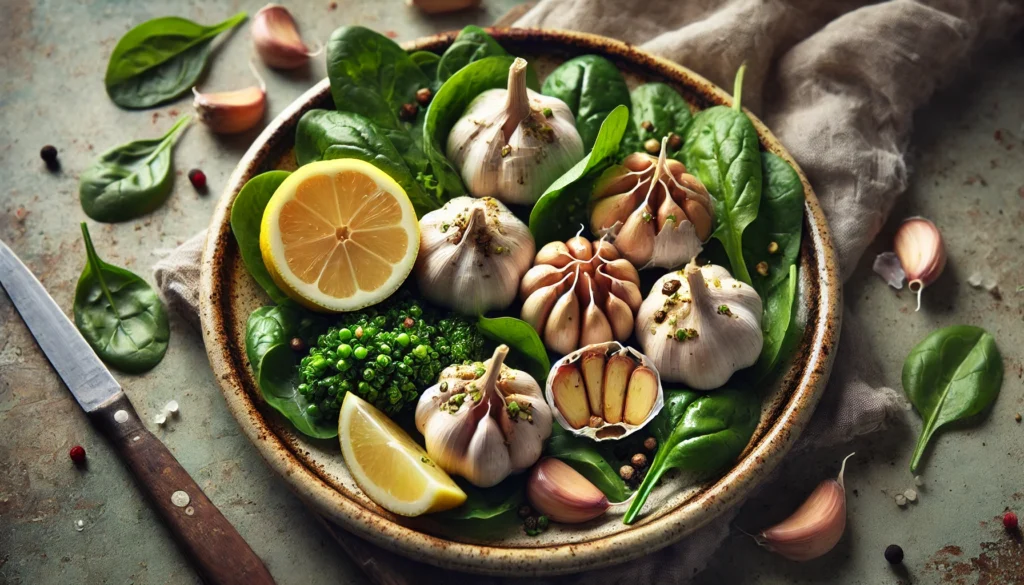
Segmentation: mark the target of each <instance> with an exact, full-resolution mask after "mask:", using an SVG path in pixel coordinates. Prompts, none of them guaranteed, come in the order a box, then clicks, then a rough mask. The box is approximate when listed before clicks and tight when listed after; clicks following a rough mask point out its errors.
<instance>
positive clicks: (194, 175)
mask: <svg viewBox="0 0 1024 585" xmlns="http://www.w3.org/2000/svg"><path fill="white" fill-rule="evenodd" d="M188 180H189V182H191V183H192V186H193V187H195V189H196V191H199V192H200V193H202V192H204V191H206V173H204V172H203V171H201V170H199V169H192V170H191V171H189V172H188Z"/></svg>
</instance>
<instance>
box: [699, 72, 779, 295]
mask: <svg viewBox="0 0 1024 585" xmlns="http://www.w3.org/2000/svg"><path fill="white" fill-rule="evenodd" d="M743 71H744V67H740V70H739V71H738V72H737V73H736V87H735V89H734V91H735V93H736V95H735V97H734V99H733V107H732V108H728V107H726V106H715V107H713V108H708V109H706V110H703V111H701V112H699V113H698V114H697V115H696V116H694V119H693V123H692V124H690V128H689V130H688V131H687V133H686V139H685V141H684V144H683V162H684V163H685V164H686V168H687V169H688V170H689V171H690V172H691V173H693V174H694V175H695V176H696V177H697V178H698V179H700V180H701V182H702V183H704V186H705V187H707V189H708V192H709V193H711V198H712V200H713V202H714V205H715V221H716V223H717V226H716V228H715V231H714V233H713V234H712V235H713V236H714V237H715V238H716V239H718V240H719V241H721V242H722V246H723V247H724V248H725V253H726V254H727V255H728V256H729V263H730V264H731V265H732V272H733V274H734V275H735V276H736V277H737V278H739V279H740V280H742V281H743V282H746V283H747V284H751V281H750V273H749V272H748V271H747V263H746V261H745V260H744V258H743V230H745V229H746V227H747V226H748V225H750V223H751V222H752V221H754V218H756V217H757V212H758V206H759V205H760V203H761V182H762V176H761V155H760V152H759V151H758V138H757V131H756V130H755V129H754V124H753V123H752V122H751V121H750V118H748V117H747V115H746V114H744V113H743V111H742V110H741V109H740V99H741V97H742V95H741V94H742V89H743Z"/></svg>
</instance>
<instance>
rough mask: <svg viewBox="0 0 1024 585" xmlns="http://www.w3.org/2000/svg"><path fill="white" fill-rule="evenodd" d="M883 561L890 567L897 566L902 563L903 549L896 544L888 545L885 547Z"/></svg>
mask: <svg viewBox="0 0 1024 585" xmlns="http://www.w3.org/2000/svg"><path fill="white" fill-rule="evenodd" d="M885 560H887V561H889V564H890V565H898V564H900V563H902V562H903V548H901V547H900V545H898V544H890V545H889V546H887V547H885Z"/></svg>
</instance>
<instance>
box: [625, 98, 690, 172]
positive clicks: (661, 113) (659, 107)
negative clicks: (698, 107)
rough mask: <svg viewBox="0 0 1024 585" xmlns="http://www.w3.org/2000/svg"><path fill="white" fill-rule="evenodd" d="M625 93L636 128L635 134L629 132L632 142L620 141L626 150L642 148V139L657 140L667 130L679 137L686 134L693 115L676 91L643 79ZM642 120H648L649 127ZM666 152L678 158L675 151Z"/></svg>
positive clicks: (679, 153) (679, 156)
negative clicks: (641, 82) (629, 91)
mask: <svg viewBox="0 0 1024 585" xmlns="http://www.w3.org/2000/svg"><path fill="white" fill-rule="evenodd" d="M629 97H630V101H631V102H632V104H633V108H632V112H631V113H632V115H633V125H634V126H635V128H636V134H634V135H632V136H634V137H635V138H636V140H635V143H634V144H624V145H623V146H624V147H625V148H626V153H630V152H640V151H642V149H643V144H644V142H645V141H647V140H650V139H651V138H654V139H655V140H657V141H658V142H659V143H660V142H661V139H662V138H665V137H666V136H668V135H669V133H672V134H675V135H677V136H679V138H680V140H681V139H682V138H683V136H685V135H686V130H687V128H689V127H690V122H692V121H693V115H692V114H691V113H690V104H688V103H686V100H684V99H683V96H681V95H679V92H677V91H676V90H674V89H672V88H671V87H669V86H668V85H666V84H664V83H645V84H643V85H641V86H639V87H637V88H636V89H634V90H633V92H632V93H631V94H630V96H629ZM645 122H648V123H650V126H651V129H650V130H646V129H644V126H645ZM670 156H672V157H673V158H682V156H681V152H679V151H677V152H671V153H670Z"/></svg>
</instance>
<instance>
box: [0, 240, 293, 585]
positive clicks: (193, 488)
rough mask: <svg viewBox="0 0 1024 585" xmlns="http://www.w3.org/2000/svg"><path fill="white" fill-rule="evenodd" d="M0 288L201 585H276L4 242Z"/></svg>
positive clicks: (0, 244)
mask: <svg viewBox="0 0 1024 585" xmlns="http://www.w3.org/2000/svg"><path fill="white" fill-rule="evenodd" d="M0 285H3V288H4V289H5V290H6V291H7V295H8V296H10V297H11V301H12V302H13V303H14V308H15V309H17V310H18V313H20V314H21V318H22V319H24V321H25V324H26V325H27V326H28V328H29V331H31V332H32V335H33V336H34V337H35V338H36V342H38V343H39V347H40V348H41V349H42V350H43V353H44V354H45V355H46V358H47V359H48V360H50V364H51V365H52V366H53V369H55V370H57V373H58V374H60V377H61V379H62V380H64V384H65V385H66V386H67V387H68V390H71V394H73V395H74V396H75V400H77V401H78V404H79V405H80V406H81V407H82V409H83V410H84V411H85V413H86V414H87V415H88V416H89V418H90V419H91V420H92V422H93V423H94V424H95V425H96V426H97V427H99V429H100V430H101V431H102V432H103V434H104V435H106V437H107V439H109V440H110V442H111V444H113V446H114V448H116V449H117V451H118V453H119V454H120V455H121V458H122V459H124V462H125V463H126V464H127V465H128V469H129V470H131V472H132V474H133V475H134V476H135V479H136V480H137V481H138V484H139V487H141V488H142V490H143V491H144V492H146V495H147V496H148V497H149V499H150V502H151V503H152V504H153V506H154V507H155V508H156V509H157V511H158V512H159V513H160V516H161V517H162V518H163V520H164V523H165V524H167V526H168V528H170V530H171V533H172V535H173V536H174V538H175V540H177V542H178V544H179V545H180V546H181V548H182V550H183V552H184V553H185V554H186V555H187V556H188V557H189V558H190V559H191V561H192V563H193V564H194V566H195V568H196V570H197V572H198V573H199V575H200V577H202V579H203V581H205V582H206V583H210V584H217V585H220V584H225V585H227V584H238V585H243V584H244V585H264V584H273V583H274V579H273V577H271V576H270V572H269V571H267V568H266V567H265V566H264V565H263V561H261V560H260V558H259V557H258V556H256V553H254V552H253V551H252V549H251V548H249V545H248V544H246V542H245V540H244V539H243V538H242V536H241V535H240V534H238V531H237V530H235V528H234V527H233V526H231V523H230V522H228V520H227V518H225V517H224V515H223V514H221V513H220V510H218V509H217V507H216V506H214V505H213V503H212V502H211V501H210V499H209V498H207V497H206V494H204V493H203V490H201V489H199V486H198V485H196V482H195V481H194V480H193V479H192V478H191V477H190V476H189V474H188V472H187V471H185V469H184V468H183V467H182V466H181V464H180V463H178V461H177V460H176V459H175V458H174V456H173V455H171V452H170V451H168V450H167V447H165V446H164V444H163V443H161V442H160V440H159V439H157V438H156V437H155V436H153V434H152V433H150V432H149V431H147V430H146V429H145V427H143V425H142V421H141V420H139V416H138V415H137V414H136V413H135V408H133V407H132V404H131V402H129V401H128V397H127V396H126V395H125V393H124V392H123V391H122V390H121V386H120V385H119V384H118V383H117V380H114V377H113V376H111V375H110V372H109V371H108V370H107V368H106V366H104V365H103V362H101V361H100V359H99V358H98V357H96V353H95V352H93V350H92V348H91V347H89V344H88V343H86V341H85V339H84V338H82V336H81V334H79V333H78V330H77V329H76V328H75V326H74V325H73V324H72V323H71V321H70V320H69V319H68V318H67V316H66V315H65V314H64V311H62V310H61V309H60V307H59V306H58V305H57V303H56V302H55V301H54V300H53V298H52V297H50V295H49V294H48V293H47V292H46V289H45V288H43V285H42V284H41V283H40V282H39V280H38V279H36V277H35V276H34V275H33V274H32V272H31V271H30V270H29V269H28V268H27V267H26V266H25V265H24V264H23V263H22V262H21V260H20V259H18V257H17V256H16V255H15V254H14V252H12V251H11V249H10V248H9V247H7V244H5V243H4V242H3V241H2V240H0Z"/></svg>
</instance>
